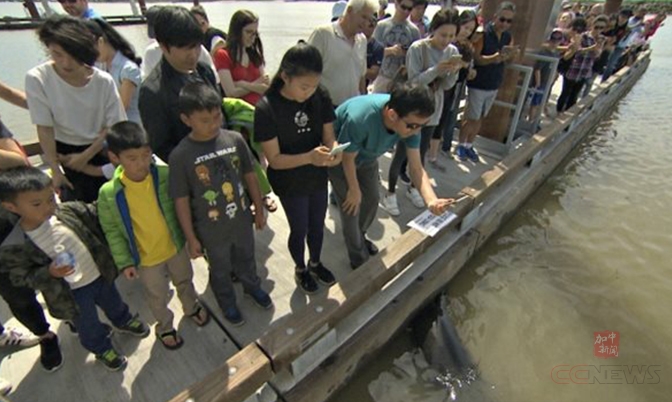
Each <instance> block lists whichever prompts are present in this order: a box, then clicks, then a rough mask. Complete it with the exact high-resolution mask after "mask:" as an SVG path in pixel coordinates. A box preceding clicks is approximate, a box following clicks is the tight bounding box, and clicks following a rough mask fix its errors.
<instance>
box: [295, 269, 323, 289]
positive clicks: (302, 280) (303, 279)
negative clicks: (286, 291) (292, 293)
mask: <svg viewBox="0 0 672 402" xmlns="http://www.w3.org/2000/svg"><path fill="white" fill-rule="evenodd" d="M294 280H295V281H296V285H297V286H298V287H300V288H301V290H303V292H304V293H306V294H309V295H311V294H313V293H316V292H317V289H318V286H317V282H315V279H313V276H312V275H311V274H310V272H308V270H307V269H303V270H301V271H299V270H297V271H296V272H295V273H294Z"/></svg>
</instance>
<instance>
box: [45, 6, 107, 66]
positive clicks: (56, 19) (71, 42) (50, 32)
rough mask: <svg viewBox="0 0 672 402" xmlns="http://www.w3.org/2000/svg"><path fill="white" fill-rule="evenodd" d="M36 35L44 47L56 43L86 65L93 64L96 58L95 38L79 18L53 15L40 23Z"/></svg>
mask: <svg viewBox="0 0 672 402" xmlns="http://www.w3.org/2000/svg"><path fill="white" fill-rule="evenodd" d="M37 36H38V37H39V38H40V42H42V44H43V45H44V46H45V47H49V46H50V45H58V46H60V47H62V48H63V50H64V51H65V52H66V53H67V54H69V55H70V56H71V57H72V58H73V59H75V60H77V61H78V62H80V63H82V64H86V65H87V66H93V65H94V64H95V63H96V59H98V46H97V42H96V38H95V37H94V35H93V34H92V33H91V31H89V29H88V28H87V26H86V24H85V23H84V20H82V19H80V18H74V17H71V16H69V15H53V16H51V17H49V18H47V19H46V20H45V21H44V22H43V23H42V25H40V27H39V28H38V29H37Z"/></svg>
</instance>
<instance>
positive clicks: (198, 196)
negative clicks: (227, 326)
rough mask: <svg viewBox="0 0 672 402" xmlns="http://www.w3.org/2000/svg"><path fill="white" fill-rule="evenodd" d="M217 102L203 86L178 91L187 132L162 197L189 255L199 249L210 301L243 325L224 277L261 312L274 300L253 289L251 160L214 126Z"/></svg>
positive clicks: (257, 216) (240, 143)
mask: <svg viewBox="0 0 672 402" xmlns="http://www.w3.org/2000/svg"><path fill="white" fill-rule="evenodd" d="M221 103H222V101H221V99H220V97H219V95H218V94H217V93H216V92H215V91H214V90H212V88H210V87H208V86H206V85H203V84H199V83H194V84H187V85H186V86H185V87H184V88H183V89H182V91H181V92H180V118H181V119H182V121H183V122H184V123H185V124H186V125H187V126H189V127H191V129H192V131H191V133H190V134H189V135H188V136H187V137H185V138H184V139H182V141H181V142H180V143H179V145H178V146H177V147H176V148H175V149H174V150H173V152H172V153H171V154H170V163H169V166H170V172H169V193H170V196H171V197H172V198H174V199H175V209H176V212H177V216H178V219H179V220H180V225H181V226H182V230H183V231H184V234H185V237H186V238H187V246H188V248H189V253H190V255H191V257H192V258H196V257H199V256H201V255H203V253H204V252H205V256H206V257H207V259H208V262H209V264H210V285H211V287H212V290H213V292H214V293H215V296H216V298H217V303H218V304H219V306H220V307H221V309H222V311H223V312H224V317H225V318H226V319H227V320H228V321H229V322H230V323H231V324H232V325H234V326H238V325H242V324H243V323H244V322H245V321H244V319H243V317H242V315H241V313H240V310H239V309H238V306H237V305H236V295H235V292H234V289H233V284H232V283H231V273H233V274H235V275H236V276H237V277H238V278H239V279H240V282H241V283H242V284H243V288H244V290H245V293H247V294H248V295H250V296H251V297H252V299H253V300H254V301H255V302H256V304H257V305H259V306H261V307H262V308H266V309H268V308H271V307H272V306H273V303H272V301H271V298H270V297H269V296H268V294H267V293H266V292H264V291H263V290H262V289H261V287H260V279H259V277H258V276H257V273H256V262H255V260H254V232H253V229H252V225H253V223H254V224H255V226H256V227H257V229H262V228H263V227H264V226H265V224H266V217H265V216H264V212H263V211H264V208H263V202H262V198H261V191H260V190H259V183H258V182H257V177H256V175H255V173H254V170H253V167H252V156H251V154H250V150H249V148H248V147H247V144H246V143H245V140H244V139H243V137H242V136H241V135H240V134H239V133H237V132H235V131H228V130H223V129H222V128H221V125H222V111H221ZM246 190H247V191H246ZM246 192H247V194H249V196H250V198H251V199H252V202H253V203H254V207H255V211H256V213H254V214H253V213H252V211H251V209H250V204H249V202H248V200H247V197H246Z"/></svg>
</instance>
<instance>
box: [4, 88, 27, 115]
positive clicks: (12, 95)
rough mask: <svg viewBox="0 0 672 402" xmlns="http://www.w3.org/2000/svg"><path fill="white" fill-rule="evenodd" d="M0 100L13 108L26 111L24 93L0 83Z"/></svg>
mask: <svg viewBox="0 0 672 402" xmlns="http://www.w3.org/2000/svg"><path fill="white" fill-rule="evenodd" d="M0 98H1V99H4V100H6V101H7V102H9V103H11V104H13V105H15V106H18V107H22V108H24V109H28V101H26V93H25V92H23V91H21V90H18V89H16V88H12V87H10V86H8V85H6V84H5V83H3V82H0Z"/></svg>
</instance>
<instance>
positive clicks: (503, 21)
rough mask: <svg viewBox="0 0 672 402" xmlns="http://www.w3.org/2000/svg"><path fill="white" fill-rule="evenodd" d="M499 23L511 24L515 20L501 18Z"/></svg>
mask: <svg viewBox="0 0 672 402" xmlns="http://www.w3.org/2000/svg"><path fill="white" fill-rule="evenodd" d="M499 22H501V23H506V24H511V23H512V22H513V18H504V17H499Z"/></svg>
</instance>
